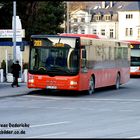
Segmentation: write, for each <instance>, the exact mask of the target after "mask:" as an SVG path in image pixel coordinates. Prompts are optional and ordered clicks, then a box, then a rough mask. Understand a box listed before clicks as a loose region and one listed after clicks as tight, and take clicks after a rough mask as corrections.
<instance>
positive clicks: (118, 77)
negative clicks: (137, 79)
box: [115, 73, 121, 89]
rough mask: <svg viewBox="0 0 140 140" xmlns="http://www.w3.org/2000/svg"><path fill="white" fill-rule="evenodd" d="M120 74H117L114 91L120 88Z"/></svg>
mask: <svg viewBox="0 0 140 140" xmlns="http://www.w3.org/2000/svg"><path fill="white" fill-rule="evenodd" d="M120 79H121V77H120V74H119V73H118V74H117V78H116V83H115V89H119V88H120Z"/></svg>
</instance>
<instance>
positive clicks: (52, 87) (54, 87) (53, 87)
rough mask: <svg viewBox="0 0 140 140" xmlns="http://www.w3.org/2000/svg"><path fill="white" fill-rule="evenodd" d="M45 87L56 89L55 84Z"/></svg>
mask: <svg viewBox="0 0 140 140" xmlns="http://www.w3.org/2000/svg"><path fill="white" fill-rule="evenodd" d="M46 88H47V89H57V87H56V86H47V87H46Z"/></svg>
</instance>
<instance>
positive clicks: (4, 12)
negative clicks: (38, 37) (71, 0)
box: [0, 1, 65, 40]
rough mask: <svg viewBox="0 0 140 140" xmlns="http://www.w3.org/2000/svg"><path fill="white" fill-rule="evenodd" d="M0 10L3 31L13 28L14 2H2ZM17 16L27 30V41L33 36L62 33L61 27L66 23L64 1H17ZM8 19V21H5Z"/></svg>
mask: <svg viewBox="0 0 140 140" xmlns="http://www.w3.org/2000/svg"><path fill="white" fill-rule="evenodd" d="M2 3H3V4H4V5H3V7H2V8H1V9H0V19H2V20H1V21H2V22H1V23H0V28H1V29H11V28H12V16H13V8H12V7H13V2H2ZM16 5H17V15H18V16H19V17H20V19H21V23H22V28H23V29H25V35H26V37H25V38H26V40H29V38H30V35H32V34H57V33H62V32H63V29H62V28H61V27H60V25H61V24H62V23H63V22H64V14H65V6H64V2H63V1H17V2H16ZM5 19H6V20H5Z"/></svg>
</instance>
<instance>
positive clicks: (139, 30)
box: [138, 29, 140, 38]
mask: <svg viewBox="0 0 140 140" xmlns="http://www.w3.org/2000/svg"><path fill="white" fill-rule="evenodd" d="M138 38H140V29H138Z"/></svg>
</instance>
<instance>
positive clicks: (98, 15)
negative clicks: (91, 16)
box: [95, 12, 103, 21]
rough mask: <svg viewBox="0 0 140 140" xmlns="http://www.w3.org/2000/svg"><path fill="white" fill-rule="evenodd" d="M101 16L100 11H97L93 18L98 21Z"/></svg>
mask: <svg viewBox="0 0 140 140" xmlns="http://www.w3.org/2000/svg"><path fill="white" fill-rule="evenodd" d="M102 17H103V14H102V12H98V13H97V14H96V15H95V20H96V21H100V20H102Z"/></svg>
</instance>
